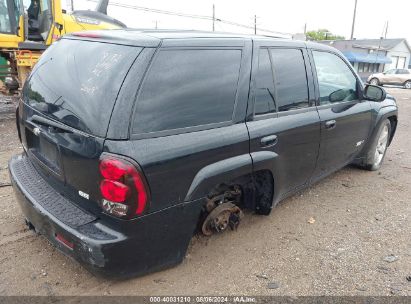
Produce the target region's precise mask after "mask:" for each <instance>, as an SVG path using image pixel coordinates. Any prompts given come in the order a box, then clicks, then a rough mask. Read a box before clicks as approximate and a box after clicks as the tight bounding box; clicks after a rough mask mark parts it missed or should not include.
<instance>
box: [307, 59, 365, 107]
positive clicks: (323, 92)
mask: <svg viewBox="0 0 411 304" xmlns="http://www.w3.org/2000/svg"><path fill="white" fill-rule="evenodd" d="M313 55H314V62H315V67H316V70H317V78H318V85H319V87H320V102H321V104H327V103H329V102H341V101H351V100H356V99H358V94H357V79H356V78H355V76H354V74H353V73H352V71H351V70H350V68H349V67H348V65H347V64H346V63H345V62H344V61H343V60H342V59H341V58H340V57H338V56H336V55H334V54H331V53H327V52H317V51H314V52H313Z"/></svg>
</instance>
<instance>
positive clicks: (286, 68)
mask: <svg viewBox="0 0 411 304" xmlns="http://www.w3.org/2000/svg"><path fill="white" fill-rule="evenodd" d="M270 51H271V58H272V60H273V67H274V79H275V84H274V87H275V90H276V97H277V105H278V111H279V112H282V111H288V110H293V109H299V108H306V107H308V106H309V102H308V87H307V74H306V70H305V64H304V57H303V53H302V52H301V50H298V49H271V50H270Z"/></svg>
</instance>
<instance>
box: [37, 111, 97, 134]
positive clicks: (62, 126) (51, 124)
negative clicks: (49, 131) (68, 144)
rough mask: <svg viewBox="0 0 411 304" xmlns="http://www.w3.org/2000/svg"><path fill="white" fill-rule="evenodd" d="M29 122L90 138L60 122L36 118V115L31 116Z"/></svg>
mask: <svg viewBox="0 0 411 304" xmlns="http://www.w3.org/2000/svg"><path fill="white" fill-rule="evenodd" d="M31 121H32V122H37V123H40V124H42V125H45V126H49V127H53V128H56V129H59V130H61V131H64V132H68V133H74V134H78V135H82V136H85V137H90V135H89V134H87V133H85V132H82V131H79V130H77V129H74V128H72V127H69V126H67V125H65V124H63V123H61V122H58V121H55V120H52V119H49V118H45V117H41V116H38V115H33V116H32V117H31Z"/></svg>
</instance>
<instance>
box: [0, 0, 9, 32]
mask: <svg viewBox="0 0 411 304" xmlns="http://www.w3.org/2000/svg"><path fill="white" fill-rule="evenodd" d="M0 32H1V33H11V24H10V19H9V11H8V8H7V1H6V0H0Z"/></svg>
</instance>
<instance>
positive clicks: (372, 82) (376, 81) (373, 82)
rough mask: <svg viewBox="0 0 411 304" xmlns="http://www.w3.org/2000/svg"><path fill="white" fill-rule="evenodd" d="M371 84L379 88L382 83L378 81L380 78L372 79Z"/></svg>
mask: <svg viewBox="0 0 411 304" xmlns="http://www.w3.org/2000/svg"><path fill="white" fill-rule="evenodd" d="M370 84H372V85H377V86H379V85H380V81H379V80H378V78H372V79H371V80H370Z"/></svg>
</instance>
